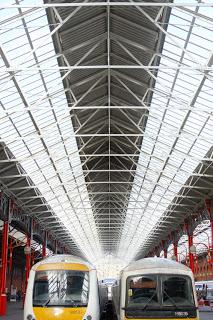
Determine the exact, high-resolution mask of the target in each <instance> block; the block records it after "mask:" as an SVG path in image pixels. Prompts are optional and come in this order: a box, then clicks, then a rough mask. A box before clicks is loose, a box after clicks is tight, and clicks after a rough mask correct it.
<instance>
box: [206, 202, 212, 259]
mask: <svg viewBox="0 0 213 320" xmlns="http://www.w3.org/2000/svg"><path fill="white" fill-rule="evenodd" d="M205 202H206V208H207V211H208V214H209V219H210V226H211V242H210V243H211V245H210V248H209V250H210V254H211V262H213V200H210V199H207V200H206V201H205Z"/></svg>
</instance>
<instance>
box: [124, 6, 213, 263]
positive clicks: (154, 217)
mask: <svg viewBox="0 0 213 320" xmlns="http://www.w3.org/2000/svg"><path fill="white" fill-rule="evenodd" d="M190 10H194V9H192V8H190ZM199 10H200V9H199ZM173 12H174V14H175V16H174V15H173ZM186 19H187V21H186ZM186 22H188V25H187V24H186ZM180 23H182V24H184V27H182V26H181V27H180V26H176V24H180ZM195 23H197V24H199V23H200V20H199V19H198V18H196V19H194V18H193V17H192V16H191V15H188V14H185V13H184V12H183V11H182V10H181V9H180V8H178V10H177V9H175V8H173V9H172V13H171V16H170V21H169V25H168V29H167V31H168V33H167V35H166V38H165V43H164V47H163V51H162V58H161V62H160V68H159V71H158V77H157V81H156V84H155V88H154V94H153V97H152V102H151V106H150V110H149V117H148V120H147V124H146V128H145V136H144V138H143V142H142V146H141V153H140V156H139V161H138V167H137V170H136V176H137V185H140V186H141V187H140V193H141V194H142V193H144V190H149V195H148V197H147V200H146V203H145V204H144V205H143V208H142V209H141V217H140V219H139V220H138V222H137V228H136V230H134V232H132V231H131V229H130V228H129V222H126V223H125V230H126V231H125V232H123V234H122V237H121V241H120V243H121V244H122V242H126V243H127V245H125V248H124V247H122V245H120V247H119V256H120V257H121V258H125V257H127V256H129V255H130V257H131V258H134V257H135V255H136V254H137V252H138V251H139V250H140V249H141V248H143V246H145V245H146V244H148V242H147V239H148V237H151V234H152V233H153V232H154V231H155V230H156V229H157V228H158V227H157V226H158V221H159V220H160V219H161V218H162V217H163V216H164V215H165V214H166V209H167V207H168V206H169V205H170V204H171V203H172V201H173V199H174V198H175V196H176V195H177V194H178V192H179V191H180V190H181V188H182V186H183V185H184V183H186V181H187V179H188V178H189V177H190V175H191V174H192V173H193V171H194V170H195V169H196V167H197V166H198V164H199V163H200V161H201V160H202V158H204V157H205V155H206V153H207V152H208V151H209V149H210V147H211V146H212V141H213V140H212V141H211V132H212V128H210V122H211V118H210V114H209V113H208V112H206V113H204V112H201V111H203V109H202V106H201V105H200V104H198V103H197V97H198V99H199V96H200V94H201V96H202V92H205V86H206V84H207V83H208V81H209V80H207V79H205V81H203V79H204V73H203V71H202V68H201V70H200V66H201V64H204V65H207V64H208V60H209V57H210V51H211V50H212V49H211V48H209V46H207V45H206V43H207V40H205V31H204V30H203V29H202V28H199V31H198V37H199V41H198V37H196V38H195V36H194V35H193V34H192V32H193V31H194V29H195ZM191 25H192V27H191ZM190 27H191V28H190ZM183 29H184V30H183ZM196 32H197V29H196ZM188 37H189V39H188ZM197 53H199V54H200V55H202V58H203V59H202V60H201V59H200V58H198V56H197ZM161 66H162V67H167V68H168V67H170V68H171V69H165V70H164V69H162V70H161ZM187 67H190V68H188V70H187ZM184 68H185V69H184ZM182 69H183V70H182ZM202 81H203V82H202ZM200 85H201V86H200ZM170 90H171V92H170ZM160 92H161V93H160ZM208 99H210V100H212V96H209V95H208ZM199 101H200V100H198V102H199ZM159 102H160V109H159V110H158V109H157V108H158V105H159ZM212 103H213V100H212ZM171 105H173V108H170V106H171ZM180 107H182V108H183V109H182V111H179V110H178V108H180ZM198 107H199V112H201V114H199V113H197V112H196V111H197V108H198ZM189 110H191V111H189ZM152 115H153V116H157V118H158V120H157V121H156V119H155V118H154V117H152ZM149 137H152V138H149ZM159 143H160V144H159ZM161 145H162V146H163V152H162V150H161ZM144 151H145V152H146V153H149V154H150V155H155V156H156V157H157V158H159V159H161V160H162V161H163V162H161V161H159V160H158V161H156V159H155V158H154V157H150V159H149V160H145V159H144V158H143V157H144V154H143V153H144ZM140 164H143V165H145V166H146V167H147V169H146V173H145V177H144V178H143V177H140V175H139V174H138V172H139V171H140ZM150 171H151V172H152V174H153V172H155V174H154V176H152V181H150V180H149V181H148V180H147V177H149V172H150ZM139 180H140V181H139ZM133 189H134V185H133ZM130 199H131V195H130ZM129 206H130V205H129ZM129 215H130V216H132V215H134V210H133V211H132V210H131V211H129V209H127V217H128V216H129ZM147 220H148V224H147ZM127 221H128V220H127ZM128 228H129V229H128ZM138 230H140V232H139V231H138Z"/></svg>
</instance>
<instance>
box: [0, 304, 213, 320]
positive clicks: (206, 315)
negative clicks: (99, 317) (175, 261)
mask: <svg viewBox="0 0 213 320" xmlns="http://www.w3.org/2000/svg"><path fill="white" fill-rule="evenodd" d="M22 316H23V309H22V304H21V303H9V305H8V314H7V316H4V317H0V320H23V318H22ZM212 319H213V311H200V320H212ZM44 320H45V319H44Z"/></svg>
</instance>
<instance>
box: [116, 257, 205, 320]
mask: <svg viewBox="0 0 213 320" xmlns="http://www.w3.org/2000/svg"><path fill="white" fill-rule="evenodd" d="M112 299H113V304H114V307H115V313H116V316H117V319H118V320H127V319H135V320H142V319H143V320H145V319H146V320H148V319H149V320H155V319H158V320H166V319H170V320H177V319H188V320H189V319H190V320H198V319H199V314H198V306H197V299H196V291H195V285H194V277H193V273H192V271H191V270H190V269H189V268H188V267H186V266H185V265H183V264H181V263H178V262H176V261H172V260H169V259H161V258H145V259H141V260H138V261H135V262H132V263H130V264H129V265H128V266H127V267H126V268H124V269H123V271H122V272H121V277H120V281H119V283H118V285H116V286H114V287H113V288H112Z"/></svg>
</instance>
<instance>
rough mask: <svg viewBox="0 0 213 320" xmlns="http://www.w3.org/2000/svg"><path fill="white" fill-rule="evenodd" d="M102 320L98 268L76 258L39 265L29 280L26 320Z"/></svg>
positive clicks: (57, 257) (60, 258) (64, 257)
mask: <svg viewBox="0 0 213 320" xmlns="http://www.w3.org/2000/svg"><path fill="white" fill-rule="evenodd" d="M34 319H35V320H44V319H45V320H56V319H57V320H99V319H100V303H99V294H98V281H97V273H96V270H95V268H94V267H93V266H92V265H91V264H89V263H88V262H85V261H84V260H82V259H80V258H78V257H75V256H72V255H55V256H51V257H48V258H46V259H44V260H42V261H41V262H39V263H37V264H35V265H34V266H33V267H32V269H31V271H30V276H29V280H28V286H27V292H26V298H25V305H24V320H34Z"/></svg>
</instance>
